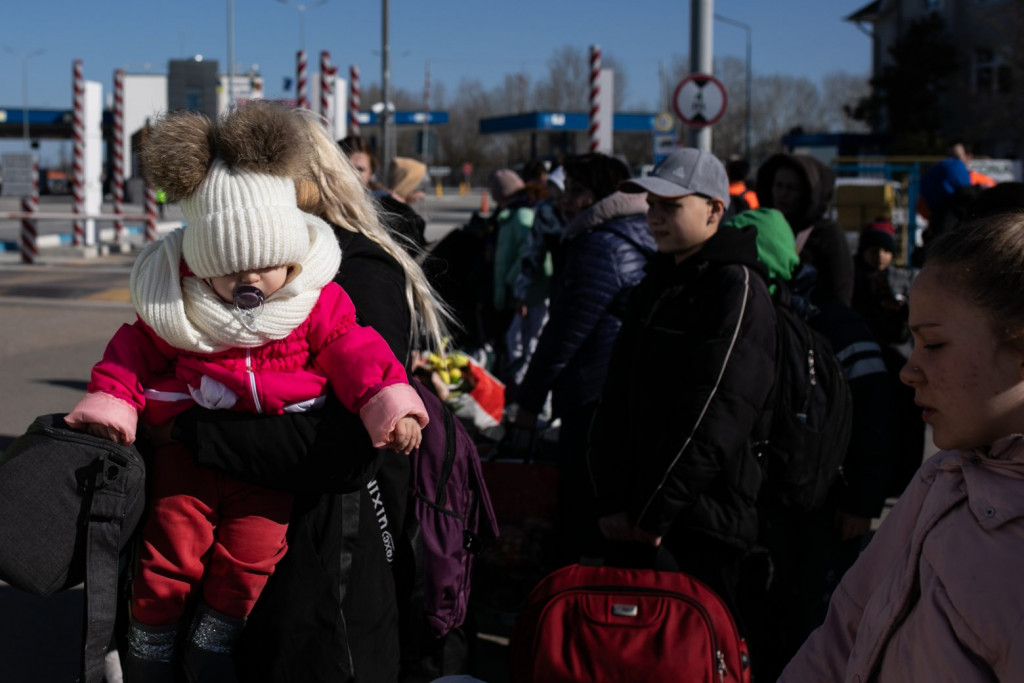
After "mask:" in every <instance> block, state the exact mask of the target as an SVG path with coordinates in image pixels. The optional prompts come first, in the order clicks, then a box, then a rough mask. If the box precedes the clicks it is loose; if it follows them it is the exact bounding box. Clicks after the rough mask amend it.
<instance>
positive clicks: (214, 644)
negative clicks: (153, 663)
mask: <svg viewBox="0 0 1024 683" xmlns="http://www.w3.org/2000/svg"><path fill="white" fill-rule="evenodd" d="M244 626H245V620H244V619H234V618H232V617H229V616H227V615H225V614H221V613H220V612H218V611H217V610H215V609H212V608H211V607H210V606H208V605H207V604H205V603H202V604H200V605H199V607H197V608H196V614H195V618H194V619H193V620H192V627H191V629H190V630H189V633H188V639H187V640H186V642H185V646H184V649H183V651H182V657H181V659H182V665H183V666H184V669H185V674H186V676H187V677H188V680H189V683H237V681H238V677H237V675H236V674H235V664H234V661H233V660H232V653H233V652H234V650H235V644H236V643H237V642H238V639H239V638H240V637H241V635H242V628H243V627H244Z"/></svg>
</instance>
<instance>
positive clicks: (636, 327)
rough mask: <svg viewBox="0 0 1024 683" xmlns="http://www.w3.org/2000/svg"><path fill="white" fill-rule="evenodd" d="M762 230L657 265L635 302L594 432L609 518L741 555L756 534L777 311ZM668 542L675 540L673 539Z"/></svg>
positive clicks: (596, 467) (599, 486)
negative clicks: (762, 418) (759, 446)
mask: <svg viewBox="0 0 1024 683" xmlns="http://www.w3.org/2000/svg"><path fill="white" fill-rule="evenodd" d="M755 236H756V233H755V231H754V228H744V229H740V230H736V229H732V228H720V229H719V230H718V232H717V233H715V235H714V236H712V237H711V239H710V240H708V241H707V242H706V243H705V244H704V246H703V247H702V248H701V250H700V251H698V252H697V253H696V254H694V255H693V256H691V257H690V258H688V259H686V260H685V261H683V262H682V263H680V264H676V263H674V262H673V261H672V260H671V259H670V258H667V257H659V258H657V259H654V260H652V261H651V262H650V263H649V264H648V268H647V270H648V275H647V277H646V278H645V279H644V280H643V281H642V282H641V283H640V284H639V285H638V286H637V288H636V290H634V292H633V295H632V297H631V299H630V302H629V308H628V311H627V317H626V319H625V320H624V322H623V327H622V332H621V334H620V336H619V338H618V340H617V342H616V345H615V349H614V351H613V353H612V360H611V365H610V367H609V372H608V379H607V381H606V383H605V387H604V393H603V396H602V400H601V405H600V408H599V409H598V414H597V416H596V418H595V419H594V426H593V429H592V433H591V441H590V444H591V445H590V453H589V455H588V458H589V466H590V471H591V477H592V480H593V484H594V488H595V492H596V494H597V497H598V503H599V506H600V509H601V513H602V514H611V513H615V512H620V511H622V510H626V511H628V513H629V516H630V519H631V520H632V521H633V522H634V523H635V524H637V525H638V526H639V527H640V528H642V529H644V530H645V531H648V532H650V533H652V534H654V535H656V536H665V545H666V547H667V548H668V550H669V551H673V550H677V551H679V552H684V553H685V552H686V549H685V548H676V549H674V548H673V547H672V545H673V539H674V537H675V538H680V537H681V538H685V537H686V536H687V535H690V534H698V535H701V536H704V537H711V538H712V539H715V540H717V541H719V542H721V543H723V544H725V545H727V546H729V547H731V548H734V549H737V550H741V551H742V550H744V549H746V548H748V547H749V545H750V544H751V543H752V542H753V541H754V540H755V538H756V536H757V528H758V525H757V513H756V509H755V502H756V498H757V495H758V492H759V490H760V485H761V469H760V465H759V464H758V462H757V461H756V459H755V458H754V455H753V454H752V452H751V449H750V445H749V443H748V442H749V436H750V432H751V430H752V428H753V426H754V423H755V422H756V420H757V418H758V416H759V415H760V414H761V411H762V409H763V407H764V403H765V401H766V400H767V397H768V393H769V390H770V389H771V386H772V383H773V382H774V379H775V309H774V307H773V304H772V302H771V298H770V296H769V294H768V287H767V284H766V281H765V280H766V273H765V271H764V268H763V266H762V265H761V264H760V263H759V262H758V260H757V246H756V243H755ZM670 532H671V533H670Z"/></svg>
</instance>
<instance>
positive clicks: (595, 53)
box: [590, 45, 601, 152]
mask: <svg viewBox="0 0 1024 683" xmlns="http://www.w3.org/2000/svg"><path fill="white" fill-rule="evenodd" d="M600 75H601V46H600V45H591V46H590V151H591V152H596V151H597V148H598V144H599V140H600V136H599V133H600V129H601V124H600V123H599V122H598V120H597V114H598V112H599V111H600V110H601V106H600V104H599V103H598V95H599V94H600V93H601V86H600V85H598V82H597V79H598V77H599V76H600Z"/></svg>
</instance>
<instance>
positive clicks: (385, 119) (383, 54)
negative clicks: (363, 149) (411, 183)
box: [380, 0, 394, 182]
mask: <svg viewBox="0 0 1024 683" xmlns="http://www.w3.org/2000/svg"><path fill="white" fill-rule="evenodd" d="M380 8H381V18H380V29H381V30H380V87H381V99H383V100H384V103H385V106H384V109H383V110H382V112H381V117H380V170H381V175H382V177H383V178H385V179H386V178H387V177H388V167H389V166H391V155H392V154H394V150H393V149H392V148H391V145H390V143H389V141H388V135H390V133H391V116H390V112H389V111H388V107H387V104H390V102H391V36H390V32H389V30H388V17H389V13H388V8H389V3H388V0H381V3H380ZM384 182H387V180H385V181H384Z"/></svg>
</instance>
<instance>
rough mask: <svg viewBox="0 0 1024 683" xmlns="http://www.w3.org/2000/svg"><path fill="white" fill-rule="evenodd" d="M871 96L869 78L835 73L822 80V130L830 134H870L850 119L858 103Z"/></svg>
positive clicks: (862, 126)
mask: <svg viewBox="0 0 1024 683" xmlns="http://www.w3.org/2000/svg"><path fill="white" fill-rule="evenodd" d="M870 94H871V83H870V80H869V79H868V77H867V76H862V75H858V74H851V73H847V72H845V71H833V72H832V73H830V74H827V75H826V76H825V77H824V78H823V79H822V80H821V111H820V113H819V115H818V121H819V126H820V128H821V130H823V131H826V132H830V133H867V132H869V131H870V130H871V128H870V127H869V126H868V125H867V124H866V123H865V122H864V121H858V120H856V119H854V118H853V117H852V116H850V112H851V111H852V110H853V108H854V107H855V106H856V105H857V103H858V102H859V101H861V100H862V99H864V98H865V97H867V96H868V95H870Z"/></svg>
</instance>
